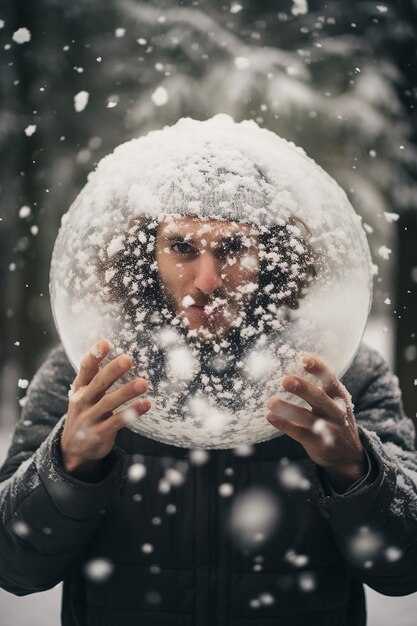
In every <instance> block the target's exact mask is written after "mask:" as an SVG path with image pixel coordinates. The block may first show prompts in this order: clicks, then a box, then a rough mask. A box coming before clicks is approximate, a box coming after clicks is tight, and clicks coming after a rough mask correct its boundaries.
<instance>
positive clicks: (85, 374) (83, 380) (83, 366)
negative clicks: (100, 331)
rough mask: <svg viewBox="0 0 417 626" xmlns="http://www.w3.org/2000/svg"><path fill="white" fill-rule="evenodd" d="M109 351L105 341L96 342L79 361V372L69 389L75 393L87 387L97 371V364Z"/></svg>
mask: <svg viewBox="0 0 417 626" xmlns="http://www.w3.org/2000/svg"><path fill="white" fill-rule="evenodd" d="M109 351H110V344H109V342H108V341H106V339H101V340H100V341H98V342H97V343H96V344H95V345H94V346H93V347H92V348H91V349H90V350H89V351H88V352H87V353H86V354H85V355H84V356H83V358H82V359H81V363H80V371H79V372H78V375H77V376H76V378H75V380H74V382H73V384H72V387H71V389H72V390H73V391H77V390H78V389H79V388H80V387H83V386H85V385H88V384H89V383H90V382H91V381H92V379H93V378H94V376H95V375H96V374H97V372H98V370H99V364H100V363H101V361H102V360H103V359H104V358H105V357H106V356H107V354H108V353H109Z"/></svg>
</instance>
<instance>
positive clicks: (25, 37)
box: [12, 26, 31, 44]
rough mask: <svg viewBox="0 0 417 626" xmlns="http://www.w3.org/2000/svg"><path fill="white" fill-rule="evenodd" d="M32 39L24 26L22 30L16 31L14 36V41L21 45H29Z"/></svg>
mask: <svg viewBox="0 0 417 626" xmlns="http://www.w3.org/2000/svg"><path fill="white" fill-rule="evenodd" d="M30 38H31V34H30V30H29V29H28V28H26V27H24V26H23V27H22V28H18V29H17V30H15V32H14V33H13V36H12V39H13V41H14V42H15V43H19V44H20V43H27V42H28V41H30Z"/></svg>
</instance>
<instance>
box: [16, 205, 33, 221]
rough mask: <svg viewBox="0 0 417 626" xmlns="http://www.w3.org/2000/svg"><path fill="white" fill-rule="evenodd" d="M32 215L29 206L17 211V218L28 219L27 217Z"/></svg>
mask: <svg viewBox="0 0 417 626" xmlns="http://www.w3.org/2000/svg"><path fill="white" fill-rule="evenodd" d="M31 213H32V209H31V208H30V207H29V206H26V205H25V206H22V207H20V209H19V217H21V218H25V217H29V215H30V214H31Z"/></svg>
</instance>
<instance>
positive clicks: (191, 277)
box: [50, 115, 372, 448]
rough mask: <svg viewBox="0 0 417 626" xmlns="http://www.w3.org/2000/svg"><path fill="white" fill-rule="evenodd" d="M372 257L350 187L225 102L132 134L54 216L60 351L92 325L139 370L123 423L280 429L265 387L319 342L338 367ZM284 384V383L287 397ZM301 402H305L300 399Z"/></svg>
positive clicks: (70, 349) (75, 348) (365, 293)
mask: <svg viewBox="0 0 417 626" xmlns="http://www.w3.org/2000/svg"><path fill="white" fill-rule="evenodd" d="M371 276H372V263H371V259H370V254H369V249H368V245H367V241H366V237H365V234H364V231H363V229H362V225H361V220H360V217H359V216H358V215H356V213H355V212H354V210H353V208H352V206H351V204H350V203H349V201H348V199H347V197H346V194H345V193H344V191H343V190H342V189H341V188H340V187H339V186H338V184H337V183H336V182H335V181H334V180H333V179H332V178H331V177H330V176H328V175H327V174H326V172H324V171H323V170H322V169H321V168H320V167H319V166H318V165H317V164H316V163H315V162H314V161H313V160H311V159H310V158H309V157H308V156H307V155H306V154H305V153H304V151H303V150H302V149H301V148H299V147H297V146H295V145H294V144H292V143H290V142H287V141H286V140H284V139H282V138H280V137H278V136H277V135H275V134H274V133H272V132H271V131H268V130H266V129H262V128H260V127H259V126H258V125H257V124H256V123H255V122H254V121H243V122H240V123H235V122H234V121H233V119H232V118H230V117H229V116H226V115H216V116H214V117H213V118H211V119H208V120H205V121H197V120H193V119H190V118H184V119H180V120H179V121H178V122H177V123H176V124H175V125H173V126H171V127H165V128H164V129H162V130H156V131H152V132H150V133H149V134H148V135H146V136H144V137H140V138H138V139H133V140H131V141H128V142H126V143H124V144H122V145H120V146H118V147H117V148H116V149H115V151H114V152H113V153H112V154H110V155H108V156H106V157H104V158H103V159H102V160H101V161H100V163H99V164H98V166H97V168H96V170H95V171H94V172H93V173H92V174H91V175H90V176H89V180H88V182H87V184H86V186H85V187H84V189H83V190H82V191H81V192H80V194H79V195H78V197H77V198H76V200H75V201H74V203H73V204H72V206H71V208H70V209H69V211H68V212H67V213H66V214H65V215H64V216H63V218H62V225H61V228H60V231H59V233H58V236H57V240H56V243H55V248H54V252H53V257H52V264H51V276H50V291H51V302H52V309H53V314H54V319H55V323H56V327H57V330H58V333H59V335H60V338H61V340H62V343H63V345H64V348H65V350H66V352H67V355H68V358H69V359H70V361H71V363H72V364H73V366H74V367H75V369H78V367H79V363H80V360H81V357H82V356H83V355H84V354H85V352H86V351H87V350H88V349H89V348H90V347H91V346H92V345H93V344H94V343H95V342H96V341H97V340H99V339H101V338H106V339H107V340H108V341H109V342H110V344H111V346H112V349H111V352H110V354H109V356H108V357H107V359H110V358H114V357H115V356H117V355H118V354H121V353H128V354H130V355H131V356H132V358H133V361H134V366H133V368H132V369H131V370H130V372H129V374H127V375H126V377H125V378H122V379H121V380H120V381H119V384H120V383H121V382H126V381H127V380H128V379H129V378H132V377H134V376H135V377H136V376H142V377H144V378H145V379H146V380H147V381H148V383H149V389H148V392H147V395H148V396H149V398H150V400H151V403H152V406H151V409H150V410H149V411H148V412H147V413H146V414H144V415H141V416H140V417H137V418H136V419H132V420H131V421H129V424H128V427H129V428H130V429H132V430H133V431H135V432H137V433H139V434H142V435H144V436H147V437H151V438H154V439H156V440H158V441H161V442H164V443H168V444H172V445H176V446H181V447H186V448H239V447H240V446H245V445H248V444H255V443H258V442H262V441H266V440H268V439H271V438H273V437H276V436H278V435H279V432H278V431H277V430H276V429H275V428H274V427H273V426H272V425H271V424H269V423H268V422H267V420H266V414H267V412H268V410H267V407H266V402H267V401H268V399H269V398H270V397H271V396H272V395H275V396H276V395H281V396H282V397H283V399H286V400H288V401H291V402H296V401H297V400H296V399H295V398H294V396H293V395H291V396H290V394H287V393H286V392H285V391H284V390H283V389H282V386H281V379H282V377H283V376H284V375H286V374H298V375H303V376H304V377H306V378H308V376H309V375H308V374H306V373H305V370H304V368H303V367H302V365H301V363H300V358H301V356H302V355H304V354H307V353H309V354H317V355H318V356H320V357H321V358H322V359H323V360H324V361H326V362H327V363H328V365H329V366H330V367H331V368H332V369H333V371H334V372H335V374H336V375H337V376H339V377H340V376H341V375H343V373H344V372H345V371H346V369H347V368H348V367H349V364H350V363H351V361H352V359H353V357H354V355H355V353H356V351H357V349H358V347H359V343H360V340H361V337H362V334H363V331H364V328H365V324H366V321H367V316H368V313H369V308H370V302H371V283H372V279H371ZM286 396H288V397H286ZM299 403H300V404H301V403H302V401H301V400H300V401H299Z"/></svg>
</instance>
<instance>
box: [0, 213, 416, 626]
mask: <svg viewBox="0 0 417 626" xmlns="http://www.w3.org/2000/svg"><path fill="white" fill-rule="evenodd" d="M207 227H208V228H207ZM129 230H130V227H129ZM129 236H130V237H131V238H132V239H133V242H132V245H136V239H135V237H132V234H131V233H130V235H129ZM259 237H260V236H259V234H258V233H257V232H256V229H255V230H254V229H253V228H252V226H251V225H250V224H248V223H246V222H245V221H240V222H238V221H235V220H231V219H223V220H222V219H218V218H217V219H213V220H208V219H205V220H200V219H198V218H196V216H195V215H194V216H192V215H188V216H187V215H185V214H183V215H182V217H178V216H177V217H176V218H175V219H171V218H170V219H166V220H161V221H160V222H159V224H158V226H157V227H156V233H155V243H156V246H155V250H154V262H155V263H156V272H157V278H158V283H159V288H160V292H161V293H162V294H163V295H164V298H165V299H166V302H167V303H168V304H169V307H170V309H171V312H170V315H174V317H177V318H178V320H180V321H181V323H182V324H183V327H184V329H186V331H187V333H188V335H189V339H190V341H196V342H199V343H201V344H203V345H205V344H207V345H209V344H210V343H212V342H213V341H218V340H219V339H220V340H221V341H223V340H224V339H225V338H228V337H230V336H231V335H232V334H233V332H234V330H235V329H237V330H239V329H240V328H241V324H240V322H239V319H240V318H242V316H243V315H244V313H245V312H247V311H249V312H250V311H251V306H252V304H253V301H254V299H255V300H256V298H257V291H256V289H255V288H254V290H252V287H250V286H251V285H255V287H256V285H258V286H259V284H261V282H262V280H263V275H262V274H263V271H261V262H262V259H261V256H262V254H261V250H262V249H261V245H263V244H262V242H261V239H260V238H259ZM298 243H299V242H298ZM296 247H297V248H298V249H299V250H301V251H302V252H300V254H301V258H302V259H303V262H302V263H299V262H298V261H299V260H300V259H298V260H297V264H298V265H299V266H300V267H301V269H300V275H301V276H302V279H301V280H300V282H299V284H296V283H295V284H294V285H293V292H291V291H290V292H289V293H287V292H286V291H285V292H283V293H285V294H286V295H285V297H286V298H287V306H291V305H292V306H294V307H295V306H296V302H295V300H296V299H297V297H298V298H299V297H302V291H303V288H304V286H305V284H308V276H310V277H311V276H313V275H314V267H313V266H312V263H311V258H310V256H309V253H308V252H306V249H307V248H306V247H305V246H301V245H297V246H296ZM114 248H115V246H112V247H111V248H110V250H111V252H113V249H114ZM119 248H120V250H122V251H123V252H122V256H121V257H119V259H117V258H116V257H117V255H111V259H112V261H111V262H112V263H114V264H115V267H113V268H110V269H111V271H110V273H108V274H107V276H109V277H111V278H110V279H109V281H108V283H107V284H108V285H109V287H108V291H107V296H106V297H108V298H109V299H111V298H112V297H113V293H114V291H115V290H116V289H118V290H121V289H122V287H125V288H126V289H128V288H129V285H130V284H131V280H130V276H129V275H128V274H126V272H128V269H127V267H128V263H129V262H130V261H129V258H128V255H127V256H125V252H126V251H127V252H128V250H127V248H126V247H125V246H123V245H120V246H118V249H119ZM303 255H304V256H303ZM121 260H122V261H123V262H122V261H121ZM107 261H109V259H106V255H105V254H103V258H102V260H101V262H102V264H103V267H102V270H103V272H104V275H105V272H106V271H108V270H109V268H108V267H107V265H106V263H107ZM119 261H120V263H119ZM150 261H151V264H150V266H151V265H152V266H153V261H152V259H150ZM118 263H119V266H118V265H117V264H118ZM303 265H304V270H305V271H304V272H303V271H302V267H303ZM150 266H149V267H150ZM117 267H119V269H120V268H121V269H120V272H122V273H121V274H118V272H117V271H116V270H117ZM149 267H148V269H149ZM284 267H285V264H284ZM113 270H114V271H113ZM123 273H124V274H123ZM123 275H124V276H125V278H126V280H125V283H126V284H124V283H123V281H122V280H120V279H119V276H120V277H121V278H122V277H123ZM136 275H137V274H136ZM142 278H144V281H148V280H149V276H146V277H142ZM113 280H114V284H113V283H112V281H113ZM288 282H289V281H288ZM144 284H145V282H144ZM252 291H253V293H252ZM134 293H136V291H135V292H134ZM251 293H252V295H251ZM253 294H255V295H253ZM142 295H143V294H142ZM261 296H262V294H261V295H260V296H259V297H261ZM262 297H263V296H262ZM134 304H135V306H137V299H135V303H134ZM129 311H130V312H132V309H131V308H130V307H127V309H126V315H128V313H129ZM108 353H109V344H108V342H107V341H106V340H104V339H103V340H101V341H99V342H98V343H97V345H96V346H94V347H93V348H92V349H91V350H90V351H89V352H88V353H87V354H86V355H85V356H84V358H83V359H82V361H81V365H80V370H79V373H78V374H77V376H75V372H74V370H73V368H72V366H71V365H70V363H69V361H68V359H67V357H66V355H65V353H64V351H63V348H62V347H58V348H56V349H55V350H54V351H52V353H51V355H50V356H49V357H48V359H47V361H46V363H45V364H44V366H43V367H42V368H41V369H40V370H39V372H38V373H37V374H36V376H35V377H34V379H33V381H32V384H31V386H30V389H29V392H28V400H27V403H26V405H25V407H24V410H23V414H22V418H21V420H20V422H19V423H18V425H17V427H16V432H15V435H14V438H13V442H12V445H11V448H10V450H9V456H8V458H7V460H6V463H5V464H4V466H3V468H2V471H1V476H0V477H1V479H2V481H3V482H2V483H1V491H0V513H1V519H2V533H1V535H0V557H1V558H0V582H1V585H2V586H3V587H4V588H5V589H6V590H8V591H10V592H12V593H15V594H17V595H24V594H28V593H33V592H36V591H41V590H44V589H48V588H50V587H52V586H54V585H56V584H57V583H58V582H59V581H61V580H64V591H63V604H62V624H63V625H64V626H70V625H71V626H73V625H74V624H77V625H78V624H83V625H88V626H91V625H97V626H98V625H100V626H102V625H103V624H108V625H110V624H123V626H131V625H132V626H133V624H135V625H137V624H142V625H143V626H156V625H158V626H168V625H175V626H177V625H184V626H185V625H187V626H188V625H189V626H191V625H196V626H200V625H207V626H208V625H213V626H214V625H215V626H222V625H224V626H226V625H227V626H231V625H233V626H244V625H245V626H246V625H247V624H253V625H254V626H255V625H256V626H258V625H260V624H262V625H263V624H268V623H271V624H277V625H280V626H284V624H285V626H295V625H300V624H308V625H309V626H311V625H313V626H314V625H316V626H318V625H320V626H322V625H326V624H328V625H329V626H330V625H332V626H333V625H335V624H344V625H348V626H361V625H364V624H365V620H366V611H365V603H364V594H363V588H362V583H367V584H369V585H370V586H372V587H373V588H375V589H377V590H378V591H380V592H382V593H386V594H388V595H390V594H391V595H402V594H407V593H411V592H413V591H416V590H417V575H416V571H417V568H416V565H417V549H416V540H417V506H416V504H417V497H416V483H415V471H416V470H417V456H416V452H415V449H414V440H413V438H414V430H413V427H412V424H411V422H410V420H408V419H407V418H406V417H405V415H404V413H403V410H402V406H401V398H400V393H399V390H398V387H397V383H396V381H395V379H394V377H393V376H392V375H391V374H390V372H389V371H388V368H387V366H386V365H385V363H384V362H383V360H382V359H381V358H380V357H379V356H378V355H377V354H376V353H375V352H373V351H371V350H369V349H368V348H366V347H364V346H362V347H361V348H360V350H359V352H358V354H357V356H356V357H355V359H354V361H353V363H352V365H351V367H350V368H349V370H348V371H347V373H346V374H345V376H344V377H343V379H342V381H339V380H338V379H337V378H336V377H335V376H334V375H333V373H332V372H331V371H330V370H329V368H328V366H327V365H326V363H324V362H323V360H322V359H320V357H319V355H311V354H306V355H304V368H305V371H306V372H308V373H309V374H311V375H312V376H314V377H315V380H316V381H317V384H313V383H311V382H308V381H307V380H305V379H304V378H303V377H301V376H294V375H288V376H286V377H285V378H284V379H283V383H282V384H283V387H284V389H285V390H286V391H287V392H288V393H290V394H292V395H293V396H294V398H295V397H296V396H297V397H298V398H301V399H303V400H305V402H306V403H307V405H308V406H309V407H310V409H307V408H301V407H300V406H299V405H298V404H294V403H291V402H286V401H283V400H281V399H279V398H278V397H275V396H274V397H271V398H270V399H269V400H268V407H265V418H266V419H267V420H268V421H269V422H270V424H272V425H273V426H275V427H276V428H278V429H279V430H280V431H281V432H282V433H284V436H282V437H277V438H275V439H272V440H270V441H266V442H264V443H261V444H257V445H255V446H253V448H252V449H251V450H250V449H249V450H246V451H242V450H238V449H236V450H233V449H227V450H211V451H210V452H209V453H208V452H205V454H202V452H204V451H201V450H190V449H187V448H185V447H177V446H171V445H166V444H163V443H159V442H157V441H154V440H153V439H150V438H148V437H144V436H141V435H138V434H137V433H133V432H132V431H130V430H129V429H127V428H125V426H126V424H127V421H128V419H130V414H129V413H128V411H127V410H126V409H124V408H123V406H122V405H124V404H125V403H126V402H127V401H132V400H133V401H134V404H133V409H134V411H135V412H136V415H137V416H138V417H137V419H139V420H140V416H141V415H145V413H146V412H147V411H148V410H149V408H150V406H151V403H152V396H151V395H150V398H149V399H146V400H145V399H141V398H140V396H141V395H143V394H144V393H145V391H146V389H147V385H148V383H149V381H147V380H144V379H143V378H135V379H133V380H131V381H129V382H127V383H124V384H121V385H120V386H119V387H118V388H117V389H112V387H113V384H114V383H115V382H117V381H119V380H120V379H121V378H122V376H123V375H124V374H126V373H127V372H128V371H129V370H130V369H131V368H132V365H133V360H132V358H131V357H130V356H129V355H128V354H124V355H120V356H118V357H117V358H115V359H112V360H111V361H110V362H107V363H106V364H105V365H104V364H103V361H104V360H105V358H106V356H107V355H108ZM74 376H75V379H74ZM71 385H72V388H71V393H70V394H69V397H68V390H69V388H70V387H71ZM276 391H277V394H278V393H279V392H280V389H277V390H276ZM350 396H351V397H350ZM268 409H269V412H268ZM244 455H246V456H244Z"/></svg>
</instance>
